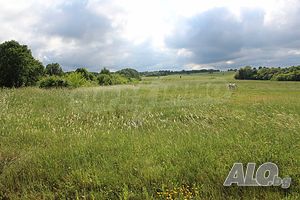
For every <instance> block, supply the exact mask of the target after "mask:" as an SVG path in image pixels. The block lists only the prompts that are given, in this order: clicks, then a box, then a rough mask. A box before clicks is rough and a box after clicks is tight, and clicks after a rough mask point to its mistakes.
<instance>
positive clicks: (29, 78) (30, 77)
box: [0, 40, 44, 87]
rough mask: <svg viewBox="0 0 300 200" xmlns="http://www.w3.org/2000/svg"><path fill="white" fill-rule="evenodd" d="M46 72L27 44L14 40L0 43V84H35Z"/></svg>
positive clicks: (16, 85) (13, 85)
mask: <svg viewBox="0 0 300 200" xmlns="http://www.w3.org/2000/svg"><path fill="white" fill-rule="evenodd" d="M43 73H44V66H43V65H42V63H41V62H39V61H38V60H36V59H34V58H33V56H32V53H31V50H30V49H28V47H27V46H26V45H20V44H19V43H18V42H16V41H14V40H12V41H7V42H4V43H2V44H0V86H1V87H21V86H30V85H34V84H35V83H36V82H37V81H38V79H39V77H40V76H42V75H43Z"/></svg>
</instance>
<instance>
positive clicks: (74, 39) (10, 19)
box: [0, 0, 300, 71]
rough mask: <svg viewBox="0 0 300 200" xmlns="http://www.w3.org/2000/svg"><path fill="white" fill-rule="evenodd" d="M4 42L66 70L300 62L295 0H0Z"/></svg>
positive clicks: (298, 5) (0, 37)
mask: <svg viewBox="0 0 300 200" xmlns="http://www.w3.org/2000/svg"><path fill="white" fill-rule="evenodd" d="M0 5H1V6H0V30H1V34H0V42H4V41H7V40H12V39H14V40H17V41H19V42H20V43H22V44H27V45H28V46H29V47H30V48H31V49H32V52H33V54H34V56H35V57H36V58H38V59H39V60H40V61H42V62H43V63H44V64H48V63H52V62H58V63H60V64H61V65H62V66H63V68H64V70H73V69H75V68H77V67H87V68H88V69H89V70H90V71H99V70H100V69H101V68H103V67H107V68H109V69H111V70H118V69H120V68H124V67H133V68H136V69H138V70H139V71H145V70H159V69H172V70H181V69H202V68H218V69H227V68H236V67H240V66H244V65H254V66H289V65H298V64H300V20H299V17H298V16H299V13H300V1H298V0H264V1H261V0H260V1H258V0H244V1H239V0H227V1H226V0H225V1H219V0H211V1H207V0H205V1H202V0H184V1H182V0H151V1H149V0H148V1H145V0H73V1H71V0H10V1H7V0H0Z"/></svg>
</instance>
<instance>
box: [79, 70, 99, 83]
mask: <svg viewBox="0 0 300 200" xmlns="http://www.w3.org/2000/svg"><path fill="white" fill-rule="evenodd" d="M75 72H77V73H81V74H82V76H83V77H84V78H85V79H86V80H88V81H93V80H95V79H96V77H95V76H94V75H93V74H92V73H90V72H89V71H88V70H87V69H86V68H77V69H76V71H75Z"/></svg>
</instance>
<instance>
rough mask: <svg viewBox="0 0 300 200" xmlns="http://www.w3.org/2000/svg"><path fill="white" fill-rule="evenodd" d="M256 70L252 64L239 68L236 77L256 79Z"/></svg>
mask: <svg viewBox="0 0 300 200" xmlns="http://www.w3.org/2000/svg"><path fill="white" fill-rule="evenodd" d="M255 75H256V71H255V70H254V69H252V68H251V67H250V66H246V67H243V68H241V69H239V70H238V71H237V72H236V74H235V76H234V77H235V78H236V79H242V80H244V79H255Z"/></svg>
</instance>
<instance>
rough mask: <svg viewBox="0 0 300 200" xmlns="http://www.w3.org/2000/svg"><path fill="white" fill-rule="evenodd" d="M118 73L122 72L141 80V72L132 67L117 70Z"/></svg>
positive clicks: (127, 76) (128, 76)
mask: <svg viewBox="0 0 300 200" xmlns="http://www.w3.org/2000/svg"><path fill="white" fill-rule="evenodd" d="M116 73H117V74H121V75H123V76H125V77H126V78H129V79H136V80H141V77H140V74H139V72H138V71H136V70H135V69H131V68H126V69H121V70H119V71H117V72H116Z"/></svg>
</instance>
